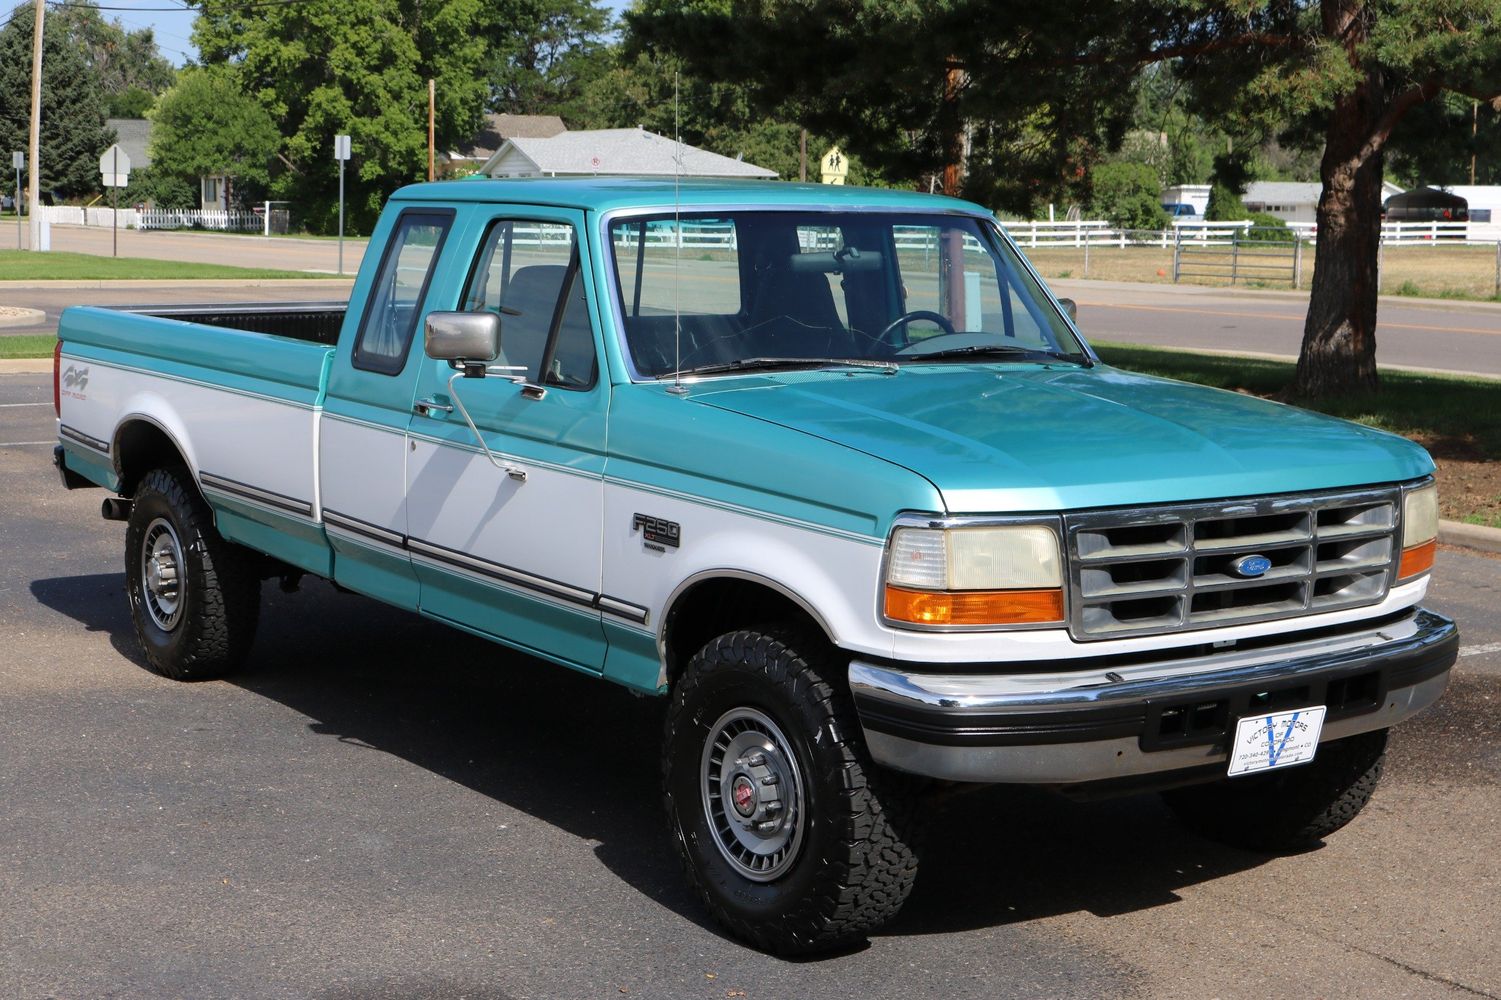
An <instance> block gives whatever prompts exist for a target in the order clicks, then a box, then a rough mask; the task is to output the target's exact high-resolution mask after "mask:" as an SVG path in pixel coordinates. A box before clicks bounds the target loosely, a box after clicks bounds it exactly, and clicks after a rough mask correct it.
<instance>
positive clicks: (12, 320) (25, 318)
mask: <svg viewBox="0 0 1501 1000" xmlns="http://www.w3.org/2000/svg"><path fill="white" fill-rule="evenodd" d="M6 308H7V309H19V310H20V311H21V315H19V316H0V329H4V328H5V327H8V326H33V325H35V324H36V323H38V322H39V321H41V320H44V319H46V318H47V314H46V313H44V312H43V311H42V310H40V309H32V308H29V307H27V306H6Z"/></svg>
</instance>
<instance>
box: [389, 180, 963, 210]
mask: <svg viewBox="0 0 1501 1000" xmlns="http://www.w3.org/2000/svg"><path fill="white" fill-rule="evenodd" d="M678 183H679V187H678V191H677V195H676V197H677V199H678V200H679V201H680V203H681V205H682V207H683V208H684V209H689V210H693V211H698V210H702V209H705V208H729V207H736V208H746V207H751V208H762V207H794V208H798V207H807V208H814V209H832V210H836V211H837V210H839V209H841V208H861V209H871V208H876V209H887V210H892V211H910V212H959V213H963V214H965V215H986V216H988V215H990V214H991V213H990V212H989V211H988V210H986V209H985V208H982V207H981V206H979V205H977V204H975V203H974V202H969V201H962V200H960V199H958V198H948V197H945V196H943V195H932V194H922V193H920V192H916V191H898V190H893V189H890V188H869V187H855V186H845V185H836V184H798V183H789V182H786V181H755V180H745V181H741V180H711V179H706V178H696V177H685V178H683V179H682V180H681V181H679V182H678ZM391 200H392V201H427V202H433V201H437V202H496V203H516V202H520V203H524V204H533V205H539V204H540V205H558V206H564V207H568V208H580V209H584V210H587V211H594V212H611V211H616V210H619V209H626V208H664V209H671V208H672V206H673V203H674V190H673V182H672V178H670V177H505V178H484V179H475V178H466V179H464V180H461V181H431V182H428V183H424V184H412V185H408V186H407V187H404V188H401V189H400V190H399V191H397V192H396V193H395V194H393V195H392V196H391Z"/></svg>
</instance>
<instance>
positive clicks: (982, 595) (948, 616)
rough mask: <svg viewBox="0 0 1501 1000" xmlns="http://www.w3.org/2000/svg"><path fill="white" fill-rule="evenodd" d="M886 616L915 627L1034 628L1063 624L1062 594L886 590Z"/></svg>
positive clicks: (1056, 591)
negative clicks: (1047, 624) (1024, 626)
mask: <svg viewBox="0 0 1501 1000" xmlns="http://www.w3.org/2000/svg"><path fill="white" fill-rule="evenodd" d="M886 617H887V618H889V619H890V620H892V621H898V622H911V623H912V624H914V625H1034V624H1045V623H1048V622H1061V621H1063V591H1061V590H1056V589H1050V590H966V591H958V592H947V591H926V590H906V589H903V588H901V587H887V588H886Z"/></svg>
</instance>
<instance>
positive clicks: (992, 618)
mask: <svg viewBox="0 0 1501 1000" xmlns="http://www.w3.org/2000/svg"><path fill="white" fill-rule="evenodd" d="M884 609H885V615H886V618H887V620H889V621H892V622H898V623H909V624H913V625H929V626H940V627H941V626H969V627H978V626H988V625H991V626H993V625H1035V624H1045V623H1049V622H1061V621H1063V566H1062V560H1061V559H1060V558H1059V555H1058V535H1057V533H1056V532H1055V531H1054V530H1053V529H1052V528H1050V527H1047V526H1046V525H1037V524H1017V525H999V526H997V525H986V526H976V527H953V528H929V527H923V528H918V527H912V528H906V527H903V528H897V529H896V531H894V532H893V533H892V536H891V551H890V555H889V558H888V560H887V567H886V592H885V601H884Z"/></svg>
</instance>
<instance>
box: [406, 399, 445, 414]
mask: <svg viewBox="0 0 1501 1000" xmlns="http://www.w3.org/2000/svg"><path fill="white" fill-rule="evenodd" d="M412 412H413V413H415V414H417V416H419V417H432V416H435V415H437V414H440V413H443V414H447V413H452V412H453V407H452V406H450V405H448V404H447V403H440V402H438V401H437V400H436V399H419V400H417V402H415V403H413V404H412Z"/></svg>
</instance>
